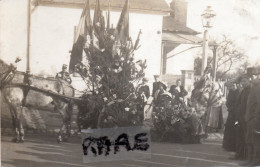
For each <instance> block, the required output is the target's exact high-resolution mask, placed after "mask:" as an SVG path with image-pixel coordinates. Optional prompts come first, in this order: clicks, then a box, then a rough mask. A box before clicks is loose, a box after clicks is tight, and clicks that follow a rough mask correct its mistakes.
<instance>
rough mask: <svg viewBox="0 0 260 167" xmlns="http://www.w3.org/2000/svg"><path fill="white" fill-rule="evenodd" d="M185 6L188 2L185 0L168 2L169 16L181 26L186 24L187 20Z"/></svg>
mask: <svg viewBox="0 0 260 167" xmlns="http://www.w3.org/2000/svg"><path fill="white" fill-rule="evenodd" d="M187 6H188V3H187V2H186V1H185V0H172V2H171V3H170V8H171V12H170V16H171V17H173V18H174V20H175V21H176V22H178V23H179V24H180V25H183V26H186V22H187Z"/></svg>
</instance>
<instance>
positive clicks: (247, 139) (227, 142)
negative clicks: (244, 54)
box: [223, 68, 260, 166]
mask: <svg viewBox="0 0 260 167" xmlns="http://www.w3.org/2000/svg"><path fill="white" fill-rule="evenodd" d="M228 87H229V94H228V96H227V101H226V106H227V108H228V118H227V121H226V124H225V132H224V139H223V148H224V149H225V150H227V151H231V152H235V156H234V157H231V159H238V160H247V162H246V163H247V164H248V165H252V166H255V165H260V70H259V69H257V68H249V69H248V70H247V73H246V74H243V75H241V76H240V77H239V78H238V79H237V80H235V81H233V82H231V84H229V86H228Z"/></svg>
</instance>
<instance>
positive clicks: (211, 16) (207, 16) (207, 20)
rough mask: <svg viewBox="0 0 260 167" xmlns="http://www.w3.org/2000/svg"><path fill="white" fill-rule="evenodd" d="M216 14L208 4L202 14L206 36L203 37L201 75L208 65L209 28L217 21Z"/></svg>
mask: <svg viewBox="0 0 260 167" xmlns="http://www.w3.org/2000/svg"><path fill="white" fill-rule="evenodd" d="M215 17H216V14H215V12H214V11H213V10H212V9H211V7H210V6H207V8H206V10H204V12H203V13H202V14H201V21H202V25H203V27H204V29H205V30H204V37H203V52H202V68H201V75H203V72H204V70H205V68H206V67H207V57H208V55H207V54H208V52H207V51H208V30H209V28H211V27H212V26H213V23H214V21H215Z"/></svg>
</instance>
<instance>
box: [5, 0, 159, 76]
mask: <svg viewBox="0 0 260 167" xmlns="http://www.w3.org/2000/svg"><path fill="white" fill-rule="evenodd" d="M1 3H2V9H1V21H0V23H1V28H0V33H1V35H0V42H1V46H0V50H1V52H0V58H1V59H3V60H4V61H6V62H8V63H10V62H13V61H14V60H15V57H17V56H20V57H21V58H22V59H23V61H22V62H20V63H19V65H18V70H21V71H25V66H26V12H27V11H26V0H19V1H16V0H10V1H7V0H4V2H1ZM81 12H82V10H81V9H68V8H54V7H43V6H40V7H37V9H36V10H35V11H34V13H33V14H32V18H31V73H33V74H39V73H41V74H42V73H45V74H49V75H55V74H56V72H58V71H59V70H60V69H61V66H62V64H69V60H70V53H69V50H71V49H72V44H73V35H74V26H76V25H77V24H78V22H79V18H80V15H81ZM91 12H92V13H91V14H92V17H93V11H91ZM104 14H106V12H104ZM119 16H120V13H119V12H111V23H112V24H113V25H114V27H115V26H116V25H117V22H118V19H119ZM2 25H3V26H2ZM140 29H141V30H142V35H141V41H140V44H141V48H140V49H139V50H138V51H137V52H136V54H135V55H136V57H137V58H142V59H147V65H148V67H147V72H146V73H147V76H148V77H149V78H152V76H153V75H154V74H159V72H160V56H161V33H160V34H157V32H158V31H160V32H161V31H162V16H158V15H150V14H136V13H130V35H131V37H132V39H133V41H135V39H136V38H137V35H138V32H139V30H140ZM2 34H3V35H2Z"/></svg>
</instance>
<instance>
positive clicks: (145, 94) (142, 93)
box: [136, 78, 150, 119]
mask: <svg viewBox="0 0 260 167" xmlns="http://www.w3.org/2000/svg"><path fill="white" fill-rule="evenodd" d="M142 81H143V82H142V83H141V84H139V85H138V86H137V89H136V94H137V99H136V100H137V103H138V106H137V107H138V111H144V107H145V105H146V104H147V100H148V98H149V96H150V88H149V86H148V85H147V82H148V79H147V78H143V79H142ZM142 116H143V115H142ZM142 119H143V118H142Z"/></svg>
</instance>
